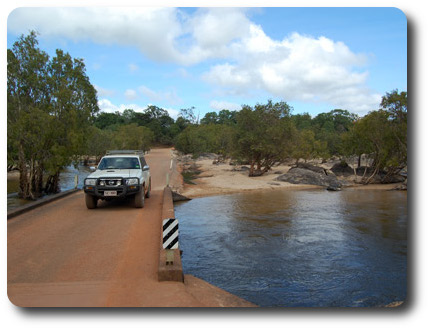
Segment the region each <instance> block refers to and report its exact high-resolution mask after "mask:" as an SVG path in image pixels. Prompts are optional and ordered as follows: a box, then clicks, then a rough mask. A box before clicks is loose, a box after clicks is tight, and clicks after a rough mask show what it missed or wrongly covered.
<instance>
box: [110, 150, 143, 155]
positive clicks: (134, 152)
mask: <svg viewBox="0 0 430 330" xmlns="http://www.w3.org/2000/svg"><path fill="white" fill-rule="evenodd" d="M140 154H144V152H143V150H108V151H106V155H140Z"/></svg>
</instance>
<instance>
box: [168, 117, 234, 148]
mask: <svg viewBox="0 0 430 330" xmlns="http://www.w3.org/2000/svg"><path fill="white" fill-rule="evenodd" d="M234 134H235V132H234V129H232V128H231V127H229V126H227V125H215V124H209V125H190V126H188V127H187V128H186V129H185V130H184V131H182V132H181V133H180V134H179V135H178V136H177V138H176V141H175V148H176V149H177V150H179V151H181V152H183V153H191V154H194V155H199V154H201V153H204V152H211V153H216V154H222V155H226V154H227V153H229V151H230V150H231V145H232V141H233V137H234Z"/></svg>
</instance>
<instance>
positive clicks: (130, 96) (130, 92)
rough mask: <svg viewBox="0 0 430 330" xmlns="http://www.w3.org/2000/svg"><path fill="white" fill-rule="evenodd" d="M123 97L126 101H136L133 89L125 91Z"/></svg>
mask: <svg viewBox="0 0 430 330" xmlns="http://www.w3.org/2000/svg"><path fill="white" fill-rule="evenodd" d="M124 96H125V98H126V99H127V100H135V99H137V92H136V91H135V90H134V89H127V90H126V91H125V92H124Z"/></svg>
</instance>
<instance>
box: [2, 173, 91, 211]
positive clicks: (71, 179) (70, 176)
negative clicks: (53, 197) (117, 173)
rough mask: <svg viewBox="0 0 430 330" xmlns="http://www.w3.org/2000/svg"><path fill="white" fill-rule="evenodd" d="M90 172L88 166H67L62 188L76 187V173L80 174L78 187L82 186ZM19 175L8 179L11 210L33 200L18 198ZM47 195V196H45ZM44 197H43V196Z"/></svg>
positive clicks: (9, 208) (62, 174)
mask: <svg viewBox="0 0 430 330" xmlns="http://www.w3.org/2000/svg"><path fill="white" fill-rule="evenodd" d="M89 174H90V170H89V167H88V166H83V165H78V167H77V168H75V167H74V166H73V165H70V166H68V167H66V168H65V169H64V170H63V171H61V173H60V190H61V191H66V190H70V189H74V188H75V175H77V176H78V186H77V187H78V188H82V187H83V184H84V179H85V178H86V177H87V176H88V175H89ZM18 189H19V175H18V174H17V173H16V175H12V176H10V177H9V175H8V179H7V209H8V210H11V209H13V208H16V207H18V206H22V205H25V204H27V203H30V202H31V201H27V200H24V199H19V198H18ZM45 197H46V196H45ZM42 198H43V197H42Z"/></svg>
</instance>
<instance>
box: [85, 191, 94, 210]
mask: <svg viewBox="0 0 430 330" xmlns="http://www.w3.org/2000/svg"><path fill="white" fill-rule="evenodd" d="M85 204H86V205H87V208H88V209H95V208H96V207H97V197H95V196H91V195H89V194H85Z"/></svg>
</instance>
